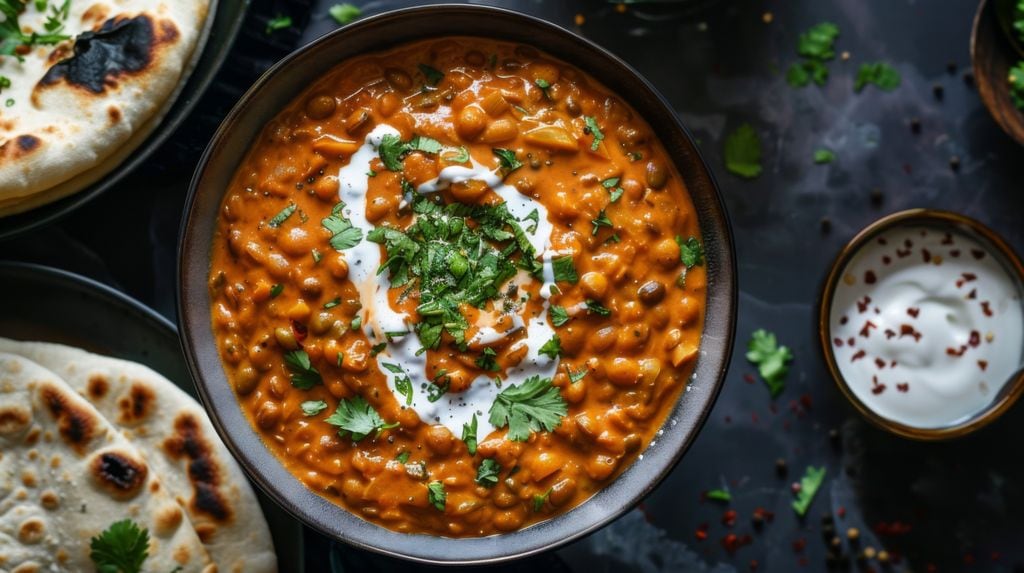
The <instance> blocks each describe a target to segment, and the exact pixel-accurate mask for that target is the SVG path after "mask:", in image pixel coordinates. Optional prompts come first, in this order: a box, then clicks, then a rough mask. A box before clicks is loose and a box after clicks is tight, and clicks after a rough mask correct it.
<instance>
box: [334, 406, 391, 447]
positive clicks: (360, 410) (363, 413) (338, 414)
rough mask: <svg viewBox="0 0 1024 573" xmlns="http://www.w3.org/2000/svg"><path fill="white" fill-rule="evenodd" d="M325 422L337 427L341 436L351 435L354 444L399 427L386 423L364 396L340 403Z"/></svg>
mask: <svg viewBox="0 0 1024 573" xmlns="http://www.w3.org/2000/svg"><path fill="white" fill-rule="evenodd" d="M324 421H325V422H327V423H328V424H331V425H332V426H337V427H338V435H339V436H341V437H345V436H346V435H351V436H352V441H354V442H358V441H359V440H362V439H363V438H365V437H366V436H368V435H370V434H372V433H380V432H382V431H384V430H387V429H390V428H396V427H398V422H394V423H391V424H388V423H386V422H384V419H383V418H381V417H380V414H378V413H377V410H374V409H373V406H371V405H370V404H369V402H367V401H366V400H364V399H363V397H362V396H356V397H354V398H349V399H347V400H342V401H341V402H338V409H337V410H335V411H334V413H333V414H331V415H330V416H328V417H327V419H326V420H324Z"/></svg>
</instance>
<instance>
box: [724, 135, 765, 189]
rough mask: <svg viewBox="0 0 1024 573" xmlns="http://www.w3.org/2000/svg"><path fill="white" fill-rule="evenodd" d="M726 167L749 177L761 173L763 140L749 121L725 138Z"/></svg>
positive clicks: (741, 175) (737, 173)
mask: <svg viewBox="0 0 1024 573" xmlns="http://www.w3.org/2000/svg"><path fill="white" fill-rule="evenodd" d="M725 168H726V169H728V170H729V172H731V173H733V174H735V175H739V176H740V177H745V178H747V179H753V178H755V177H757V176H758V175H760V174H761V140H760V138H758V136H757V132H756V131H754V128H753V126H751V125H750V124H749V123H744V124H743V125H741V126H739V128H737V129H736V131H734V132H732V133H730V134H729V136H728V137H726V138H725Z"/></svg>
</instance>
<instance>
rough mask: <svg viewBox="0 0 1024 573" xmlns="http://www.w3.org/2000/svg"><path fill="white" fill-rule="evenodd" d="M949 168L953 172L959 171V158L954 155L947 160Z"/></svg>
mask: <svg viewBox="0 0 1024 573" xmlns="http://www.w3.org/2000/svg"><path fill="white" fill-rule="evenodd" d="M949 168H950V169H952V170H953V171H960V157H959V156H957V155H954V156H952V157H950V158H949Z"/></svg>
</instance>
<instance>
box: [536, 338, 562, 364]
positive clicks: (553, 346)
mask: <svg viewBox="0 0 1024 573" xmlns="http://www.w3.org/2000/svg"><path fill="white" fill-rule="evenodd" d="M537 352H539V353H540V354H543V355H545V356H547V357H549V358H551V359H552V360H554V359H556V358H558V357H559V356H561V355H562V339H561V338H559V337H558V335H557V334H556V335H554V336H552V337H551V340H548V341H547V342H545V343H544V345H543V346H541V347H540V350H538V351H537Z"/></svg>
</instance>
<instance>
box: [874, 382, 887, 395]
mask: <svg viewBox="0 0 1024 573" xmlns="http://www.w3.org/2000/svg"><path fill="white" fill-rule="evenodd" d="M882 392H885V384H879V385H877V386H873V387H872V388H871V393H872V394H874V395H876V396H877V395H879V394H881V393H882Z"/></svg>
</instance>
